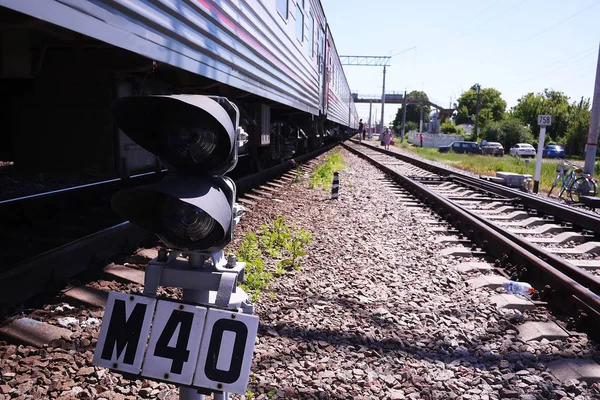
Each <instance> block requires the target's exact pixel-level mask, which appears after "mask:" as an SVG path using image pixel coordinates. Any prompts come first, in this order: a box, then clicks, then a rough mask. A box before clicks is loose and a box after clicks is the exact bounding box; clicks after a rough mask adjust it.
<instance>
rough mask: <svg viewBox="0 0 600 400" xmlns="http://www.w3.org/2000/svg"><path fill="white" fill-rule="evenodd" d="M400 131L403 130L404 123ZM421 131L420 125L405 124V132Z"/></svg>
mask: <svg viewBox="0 0 600 400" xmlns="http://www.w3.org/2000/svg"><path fill="white" fill-rule="evenodd" d="M400 129H402V123H400ZM418 129H419V123H417V122H414V121H406V123H405V124H404V132H410V131H416V130H418Z"/></svg>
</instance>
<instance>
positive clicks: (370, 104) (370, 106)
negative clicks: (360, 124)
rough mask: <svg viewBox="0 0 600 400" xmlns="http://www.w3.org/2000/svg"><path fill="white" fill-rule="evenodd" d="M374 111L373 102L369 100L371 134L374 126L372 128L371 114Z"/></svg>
mask: <svg viewBox="0 0 600 400" xmlns="http://www.w3.org/2000/svg"><path fill="white" fill-rule="evenodd" d="M372 112H373V102H372V101H370V102H369V134H371V133H372V132H373V131H372V128H371V126H372V125H371V114H372Z"/></svg>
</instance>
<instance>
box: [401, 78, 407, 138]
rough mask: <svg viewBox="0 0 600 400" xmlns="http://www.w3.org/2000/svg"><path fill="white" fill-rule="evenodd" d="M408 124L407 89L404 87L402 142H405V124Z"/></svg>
mask: <svg viewBox="0 0 600 400" xmlns="http://www.w3.org/2000/svg"><path fill="white" fill-rule="evenodd" d="M405 124H406V89H404V104H403V105H402V133H401V134H400V143H403V142H404V132H405V131H404V125H405Z"/></svg>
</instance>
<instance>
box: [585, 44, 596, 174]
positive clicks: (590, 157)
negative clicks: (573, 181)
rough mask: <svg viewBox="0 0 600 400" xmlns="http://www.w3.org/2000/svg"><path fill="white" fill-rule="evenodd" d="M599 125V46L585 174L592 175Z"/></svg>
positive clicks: (586, 147) (586, 148)
mask: <svg viewBox="0 0 600 400" xmlns="http://www.w3.org/2000/svg"><path fill="white" fill-rule="evenodd" d="M599 125H600V48H599V50H598V64H597V65H596V83H595V86H594V99H593V100H592V115H591V117H590V130H589V133H588V139H587V144H586V146H585V164H584V166H583V170H584V172H585V173H586V174H590V175H592V176H593V175H594V163H595V162H596V151H597V149H598V127H599Z"/></svg>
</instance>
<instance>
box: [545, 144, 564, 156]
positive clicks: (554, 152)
mask: <svg viewBox="0 0 600 400" xmlns="http://www.w3.org/2000/svg"><path fill="white" fill-rule="evenodd" d="M542 157H548V158H565V149H564V148H563V147H562V146H560V145H558V144H549V145H547V146H546V147H544V151H543V152H542Z"/></svg>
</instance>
